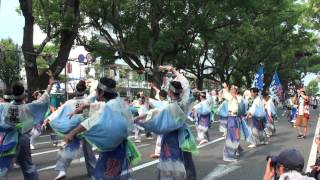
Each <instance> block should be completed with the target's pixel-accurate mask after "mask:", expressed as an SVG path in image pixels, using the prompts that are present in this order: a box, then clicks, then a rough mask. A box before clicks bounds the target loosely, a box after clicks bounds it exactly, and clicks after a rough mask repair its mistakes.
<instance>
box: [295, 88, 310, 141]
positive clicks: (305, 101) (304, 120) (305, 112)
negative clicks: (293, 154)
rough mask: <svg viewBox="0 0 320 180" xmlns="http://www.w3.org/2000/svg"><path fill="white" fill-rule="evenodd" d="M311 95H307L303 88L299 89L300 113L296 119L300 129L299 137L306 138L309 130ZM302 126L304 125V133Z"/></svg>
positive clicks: (298, 129)
mask: <svg viewBox="0 0 320 180" xmlns="http://www.w3.org/2000/svg"><path fill="white" fill-rule="evenodd" d="M309 104H310V100H309V97H308V96H307V95H306V93H305V91H304V89H303V88H301V89H300V90H298V115H297V119H296V128H297V131H298V136H297V138H298V139H302V138H303V139H306V137H307V131H308V121H309V114H310V113H309ZM301 127H303V133H302V132H301Z"/></svg>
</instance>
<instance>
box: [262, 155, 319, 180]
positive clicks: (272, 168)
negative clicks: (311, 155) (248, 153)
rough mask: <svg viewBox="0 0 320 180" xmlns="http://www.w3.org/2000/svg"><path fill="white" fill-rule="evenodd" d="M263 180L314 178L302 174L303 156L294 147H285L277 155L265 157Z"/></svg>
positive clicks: (312, 179)
mask: <svg viewBox="0 0 320 180" xmlns="http://www.w3.org/2000/svg"><path fill="white" fill-rule="evenodd" d="M267 160H268V162H267V165H266V170H265V173H264V176H263V180H272V179H279V180H315V179H314V178H313V177H308V176H306V175H303V172H302V171H303V167H304V158H303V156H302V154H301V153H300V152H299V151H298V150H296V149H286V150H283V151H281V152H280V154H279V155H278V156H268V157H267Z"/></svg>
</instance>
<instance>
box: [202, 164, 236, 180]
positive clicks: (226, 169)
mask: <svg viewBox="0 0 320 180" xmlns="http://www.w3.org/2000/svg"><path fill="white" fill-rule="evenodd" d="M236 164H237V163H231V164H219V165H218V167H216V168H214V169H213V170H212V171H211V172H210V173H209V174H208V175H207V176H206V177H204V178H203V180H213V179H215V178H218V177H221V176H223V175H226V174H228V173H230V172H232V171H234V170H236V169H238V168H240V166H237V165H236Z"/></svg>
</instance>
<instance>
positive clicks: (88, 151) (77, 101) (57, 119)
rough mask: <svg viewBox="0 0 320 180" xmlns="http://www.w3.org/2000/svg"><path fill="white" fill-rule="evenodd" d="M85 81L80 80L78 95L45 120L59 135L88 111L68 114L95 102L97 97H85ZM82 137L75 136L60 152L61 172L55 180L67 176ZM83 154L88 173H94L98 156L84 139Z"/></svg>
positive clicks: (78, 122) (80, 119) (81, 119)
mask: <svg viewBox="0 0 320 180" xmlns="http://www.w3.org/2000/svg"><path fill="white" fill-rule="evenodd" d="M86 89H87V87H86V83H85V81H79V82H78V84H77V85H76V97H74V98H73V99H71V100H68V101H67V102H66V103H64V104H63V105H62V106H61V107H59V109H58V110H56V111H55V112H53V113H52V114H51V115H50V116H49V117H48V118H47V120H46V121H45V122H44V124H43V126H45V125H46V124H47V123H48V122H49V123H50V126H51V128H52V129H53V130H54V131H55V132H56V133H57V134H58V136H64V135H65V134H67V133H68V132H69V131H70V130H72V129H73V128H75V127H77V126H78V125H79V124H80V123H81V122H82V121H83V120H85V119H86V118H87V117H88V111H85V112H84V113H82V114H77V115H75V116H73V117H72V118H71V119H69V118H68V117H67V115H68V114H69V113H71V112H73V111H74V109H76V108H78V107H79V106H80V105H82V104H87V103H90V102H93V101H94V100H95V97H93V96H92V97H88V98H85V97H84V95H85V91H86ZM80 141H81V139H80V138H74V139H73V141H72V142H70V143H69V144H67V145H66V146H65V147H64V148H62V149H61V150H60V151H59V152H58V158H57V163H56V167H55V170H56V171H58V172H59V174H58V175H57V177H56V178H55V180H60V179H64V178H65V177H66V171H67V169H68V167H69V166H70V164H71V161H72V160H73V159H74V158H76V157H77V155H78V154H79V148H80ZM82 149H83V155H84V158H85V162H86V167H87V172H88V175H89V176H91V174H93V170H94V168H95V164H96V158H95V155H94V153H93V151H92V147H91V145H90V144H88V143H87V142H86V141H82Z"/></svg>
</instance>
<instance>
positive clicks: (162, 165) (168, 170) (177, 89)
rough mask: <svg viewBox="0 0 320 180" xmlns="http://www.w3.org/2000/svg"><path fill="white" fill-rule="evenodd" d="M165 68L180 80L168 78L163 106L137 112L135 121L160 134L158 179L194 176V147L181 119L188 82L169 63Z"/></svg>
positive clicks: (188, 90)
mask: <svg viewBox="0 0 320 180" xmlns="http://www.w3.org/2000/svg"><path fill="white" fill-rule="evenodd" d="M166 69H167V70H169V71H170V72H173V73H174V74H176V75H177V78H176V79H179V80H181V81H171V82H170V85H169V91H168V95H169V97H170V99H171V100H170V104H169V105H168V106H166V107H165V108H164V109H161V110H159V109H156V110H151V111H149V112H148V114H147V115H143V116H138V117H136V118H135V121H136V122H138V123H140V124H141V125H142V126H143V127H144V128H146V129H149V130H150V131H152V132H155V133H157V134H163V137H162V142H161V153H160V162H159V164H158V170H159V173H158V179H179V178H183V179H188V180H191V179H196V177H197V176H196V170H195V166H194V163H193V160H192V153H191V152H194V153H197V147H196V144H195V140H194V138H193V136H192V134H191V132H190V130H189V129H188V127H187V125H186V123H185V122H186V120H187V113H186V111H183V109H189V107H188V102H189V95H190V89H183V87H189V82H188V80H187V79H185V77H183V75H181V74H180V73H178V72H177V71H176V70H175V69H174V68H172V67H171V66H170V67H167V68H166ZM184 83H188V84H184ZM182 84H184V85H182Z"/></svg>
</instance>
